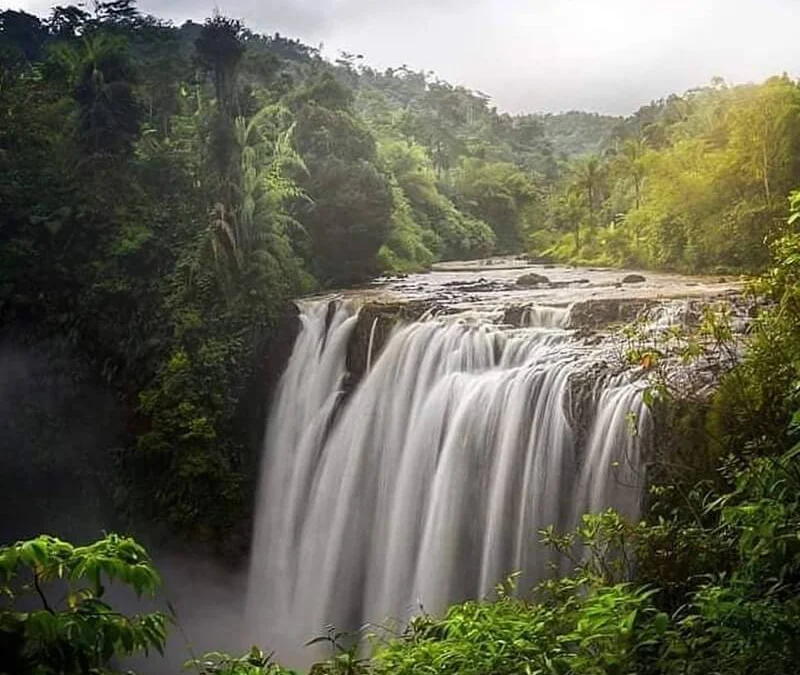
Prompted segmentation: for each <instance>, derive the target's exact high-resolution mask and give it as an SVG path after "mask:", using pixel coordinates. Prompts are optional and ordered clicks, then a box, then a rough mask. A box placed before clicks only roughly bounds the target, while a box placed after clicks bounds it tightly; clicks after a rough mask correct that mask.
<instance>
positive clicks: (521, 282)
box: [517, 272, 550, 287]
mask: <svg viewBox="0 0 800 675" xmlns="http://www.w3.org/2000/svg"><path fill="white" fill-rule="evenodd" d="M549 283H550V279H548V278H547V277H546V276H544V275H543V274H536V272H528V274H523V275H522V276H521V277H520V278H519V279H517V286H525V287H527V286H539V285H540V284H549Z"/></svg>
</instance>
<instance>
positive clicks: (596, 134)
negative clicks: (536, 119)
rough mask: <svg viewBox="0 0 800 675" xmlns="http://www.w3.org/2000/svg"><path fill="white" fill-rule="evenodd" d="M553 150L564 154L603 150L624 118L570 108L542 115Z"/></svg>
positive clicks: (598, 152) (589, 153)
mask: <svg viewBox="0 0 800 675" xmlns="http://www.w3.org/2000/svg"><path fill="white" fill-rule="evenodd" d="M541 121H542V125H543V126H544V135H545V138H547V140H548V142H549V143H550V144H551V145H552V147H553V151H554V152H555V153H556V154H557V155H559V156H563V157H566V158H572V157H578V156H580V155H597V154H602V153H603V152H605V151H606V150H608V149H609V148H611V147H612V146H613V143H614V140H615V137H616V132H617V131H618V129H619V128H620V126H621V124H622V123H623V118H621V117H613V116H611V115H600V114H598V113H588V112H581V111H580V110H571V111H569V112H565V113H560V114H547V115H542V116H541Z"/></svg>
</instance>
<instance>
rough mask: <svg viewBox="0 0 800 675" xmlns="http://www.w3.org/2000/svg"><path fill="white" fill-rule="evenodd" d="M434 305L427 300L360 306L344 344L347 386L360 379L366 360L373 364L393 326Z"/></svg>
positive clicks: (415, 318)
mask: <svg viewBox="0 0 800 675" xmlns="http://www.w3.org/2000/svg"><path fill="white" fill-rule="evenodd" d="M437 308H438V305H437V304H436V303H435V302H432V301H430V300H413V301H410V302H389V303H387V302H370V303H367V304H366V305H364V306H363V307H362V308H361V310H360V311H359V313H358V319H356V325H355V327H354V328H353V332H352V333H351V335H350V340H349V341H348V343H347V361H346V363H347V370H348V372H349V377H348V383H347V384H348V388H350V387H354V386H355V385H356V384H357V383H358V382H359V381H360V380H361V378H362V377H363V375H364V373H365V372H366V371H367V363H368V362H369V363H372V364H374V363H375V362H376V361H377V359H378V356H380V353H381V351H382V350H383V348H384V346H385V345H386V342H387V340H388V339H389V335H390V334H391V332H392V329H393V328H394V327H395V325H397V324H398V323H401V322H402V323H410V322H412V321H417V320H418V319H419V318H420V317H422V316H423V315H424V314H425V313H427V312H429V311H432V310H433V309H437ZM373 327H374V328H373ZM370 337H371V342H372V345H371V346H372V350H371V351H372V353H371V355H370Z"/></svg>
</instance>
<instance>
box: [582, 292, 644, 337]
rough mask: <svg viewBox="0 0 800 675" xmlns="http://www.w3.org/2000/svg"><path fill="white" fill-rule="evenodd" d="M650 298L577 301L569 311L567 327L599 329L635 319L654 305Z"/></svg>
mask: <svg viewBox="0 0 800 675" xmlns="http://www.w3.org/2000/svg"><path fill="white" fill-rule="evenodd" d="M657 304H658V301H657V300H654V299H650V298H606V299H596V300H584V301H582V302H577V303H575V304H574V305H573V306H572V310H571V311H570V319H569V327H570V328H576V329H580V330H599V329H601V328H605V327H607V326H611V325H613V324H620V323H628V322H630V321H633V320H635V319H636V318H637V317H638V316H639V315H640V314H641V312H642V311H644V310H646V309H649V308H651V307H654V306H655V305H657Z"/></svg>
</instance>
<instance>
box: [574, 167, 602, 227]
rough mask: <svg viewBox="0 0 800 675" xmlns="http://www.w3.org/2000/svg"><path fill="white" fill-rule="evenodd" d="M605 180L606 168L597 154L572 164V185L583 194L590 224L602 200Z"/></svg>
mask: <svg viewBox="0 0 800 675" xmlns="http://www.w3.org/2000/svg"><path fill="white" fill-rule="evenodd" d="M605 182H606V169H605V166H604V165H603V164H602V162H601V161H600V158H599V157H598V156H596V155H589V156H587V157H583V158H581V159H579V160H577V161H576V163H575V165H574V166H573V187H574V188H575V189H576V190H578V191H579V192H581V193H583V195H584V196H585V198H586V203H587V205H588V207H589V219H590V222H591V224H592V225H594V224H595V213H596V211H597V210H598V209H599V208H600V204H601V203H602V201H603V190H604V188H605Z"/></svg>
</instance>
